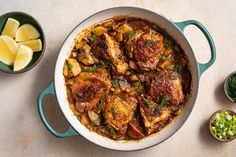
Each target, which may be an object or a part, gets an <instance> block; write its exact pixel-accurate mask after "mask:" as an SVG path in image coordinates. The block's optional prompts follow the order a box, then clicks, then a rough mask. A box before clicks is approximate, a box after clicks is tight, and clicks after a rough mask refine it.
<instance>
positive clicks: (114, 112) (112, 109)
mask: <svg viewBox="0 0 236 157" xmlns="http://www.w3.org/2000/svg"><path fill="white" fill-rule="evenodd" d="M111 114H112V116H113V117H115V116H116V114H117V113H116V109H115V108H114V107H112V108H111Z"/></svg>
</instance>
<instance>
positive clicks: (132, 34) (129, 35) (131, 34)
mask: <svg viewBox="0 0 236 157" xmlns="http://www.w3.org/2000/svg"><path fill="white" fill-rule="evenodd" d="M133 36H134V32H132V31H129V32H128V38H129V39H131V38H132V37H133Z"/></svg>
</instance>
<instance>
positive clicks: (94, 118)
mask: <svg viewBox="0 0 236 157" xmlns="http://www.w3.org/2000/svg"><path fill="white" fill-rule="evenodd" d="M88 117H89V119H90V120H91V122H92V123H93V124H95V125H97V126H98V125H101V116H100V114H98V113H96V112H94V111H92V110H88Z"/></svg>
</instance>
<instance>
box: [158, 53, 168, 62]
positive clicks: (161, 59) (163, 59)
mask: <svg viewBox="0 0 236 157" xmlns="http://www.w3.org/2000/svg"><path fill="white" fill-rule="evenodd" d="M166 59H167V58H166V57H165V56H163V55H161V56H160V57H159V60H160V61H161V62H163V61H165V60H166Z"/></svg>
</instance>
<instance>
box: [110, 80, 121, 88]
mask: <svg viewBox="0 0 236 157" xmlns="http://www.w3.org/2000/svg"><path fill="white" fill-rule="evenodd" d="M111 84H112V86H113V87H114V88H119V87H120V85H119V82H118V80H111Z"/></svg>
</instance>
